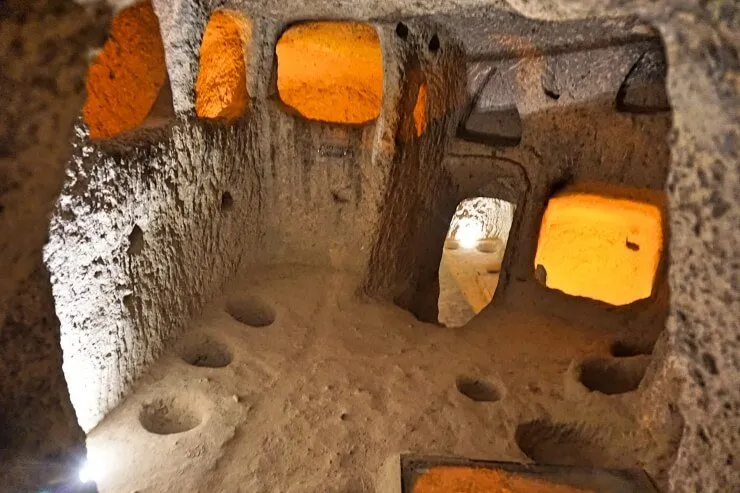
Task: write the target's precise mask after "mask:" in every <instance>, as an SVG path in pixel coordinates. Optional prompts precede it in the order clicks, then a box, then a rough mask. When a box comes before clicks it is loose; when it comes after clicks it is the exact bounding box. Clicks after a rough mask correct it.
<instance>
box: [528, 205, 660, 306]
mask: <svg viewBox="0 0 740 493" xmlns="http://www.w3.org/2000/svg"><path fill="white" fill-rule="evenodd" d="M662 249H663V229H662V221H661V213H660V209H659V208H658V207H657V206H656V205H653V204H649V203H645V202H640V201H637V200H631V199H625V198H612V197H606V196H601V195H597V194H593V193H567V192H566V193H562V194H559V195H556V196H554V197H552V198H551V199H550V200H549V201H548V204H547V208H546V209H545V213H544V215H543V217H542V225H541V227H540V236H539V239H538V242H537V254H536V256H535V261H534V268H535V277H536V279H537V280H538V281H539V282H540V283H542V284H544V285H545V286H547V287H548V288H552V289H558V290H560V291H563V292H564V293H567V294H570V295H573V296H583V297H587V298H592V299H595V300H599V301H604V302H606V303H609V304H612V305H627V304H629V303H632V302H634V301H637V300H640V299H645V298H649V297H650V295H651V293H652V291H653V283H654V279H655V273H656V271H657V269H658V263H659V262H660V256H661V251H662Z"/></svg>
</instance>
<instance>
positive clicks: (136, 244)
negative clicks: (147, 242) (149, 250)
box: [127, 224, 144, 255]
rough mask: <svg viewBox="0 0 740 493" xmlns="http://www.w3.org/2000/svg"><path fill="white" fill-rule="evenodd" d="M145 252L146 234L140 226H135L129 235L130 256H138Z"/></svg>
mask: <svg viewBox="0 0 740 493" xmlns="http://www.w3.org/2000/svg"><path fill="white" fill-rule="evenodd" d="M142 250H144V232H143V231H142V230H141V228H140V227H139V225H138V224H134V227H133V229H132V230H131V233H129V235H128V250H127V251H128V254H129V255H138V254H140V253H141V252H142Z"/></svg>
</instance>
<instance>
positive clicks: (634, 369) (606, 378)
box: [580, 356, 650, 395]
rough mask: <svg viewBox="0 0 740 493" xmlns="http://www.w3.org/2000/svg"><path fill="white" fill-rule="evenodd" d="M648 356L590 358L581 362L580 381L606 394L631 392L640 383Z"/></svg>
mask: <svg viewBox="0 0 740 493" xmlns="http://www.w3.org/2000/svg"><path fill="white" fill-rule="evenodd" d="M649 363H650V357H649V356H633V357H630V358H619V359H614V360H612V359H591V360H586V361H584V362H582V363H581V368H580V370H581V371H580V381H581V383H582V384H583V385H584V386H585V387H586V388H587V389H589V390H594V391H598V392H602V393H604V394H607V395H613V394H623V393H625V392H631V391H633V390H635V389H637V387H638V386H639V385H640V381H642V377H643V376H645V370H646V369H647V365H648V364H649Z"/></svg>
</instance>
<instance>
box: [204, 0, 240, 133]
mask: <svg viewBox="0 0 740 493" xmlns="http://www.w3.org/2000/svg"><path fill="white" fill-rule="evenodd" d="M251 38H252V25H251V22H250V21H249V19H247V18H246V17H244V16H242V15H241V14H239V13H236V12H228V11H216V12H214V13H213V15H212V16H211V18H210V20H209V21H208V25H207V26H206V30H205V32H204V34H203V42H202V43H201V47H200V68H199V70H198V79H197V81H196V83H195V112H196V114H197V115H198V116H199V117H201V118H225V119H227V120H233V119H236V118H239V117H240V116H242V115H243V114H244V111H245V110H246V107H247V102H248V99H249V95H248V94H247V80H246V78H247V76H246V65H245V62H244V60H245V51H244V49H245V47H248V46H249V43H250V40H251Z"/></svg>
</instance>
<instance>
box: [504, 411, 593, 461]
mask: <svg viewBox="0 0 740 493" xmlns="http://www.w3.org/2000/svg"><path fill="white" fill-rule="evenodd" d="M514 438H515V440H516V444H517V445H518V446H519V448H520V449H521V451H522V452H524V453H525V454H526V455H527V457H529V458H530V459H532V460H533V461H534V462H537V463H541V464H556V465H563V466H603V465H604V463H605V462H606V461H607V454H606V450H605V447H604V446H603V444H601V443H600V441H599V440H597V439H596V436H595V434H594V433H593V432H591V433H590V432H588V431H587V430H586V429H585V428H581V427H578V426H570V425H566V424H559V423H552V422H551V421H550V420H549V419H537V420H534V421H527V422H525V423H522V424H520V425H519V426H517V428H516V432H515V433H514Z"/></svg>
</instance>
